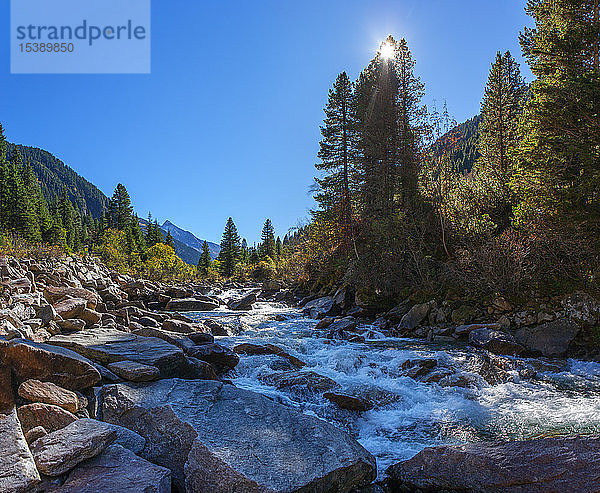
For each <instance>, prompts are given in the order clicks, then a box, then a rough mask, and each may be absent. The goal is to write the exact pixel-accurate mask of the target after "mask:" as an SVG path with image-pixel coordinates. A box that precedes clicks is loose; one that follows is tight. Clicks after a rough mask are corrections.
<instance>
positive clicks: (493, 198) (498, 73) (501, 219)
mask: <svg viewBox="0 0 600 493" xmlns="http://www.w3.org/2000/svg"><path fill="white" fill-rule="evenodd" d="M525 94H526V86H525V82H524V80H523V78H522V77H521V72H520V69H519V65H518V64H517V62H516V61H515V60H514V58H513V57H512V55H511V54H510V52H509V51H507V52H506V53H504V54H502V53H500V52H498V53H497V55H496V58H495V60H494V62H493V63H492V67H491V69H490V74H489V78H488V82H487V85H486V88H485V94H484V97H483V100H482V102H481V123H480V125H479V133H480V136H479V143H478V148H479V152H480V154H481V157H480V158H479V161H478V162H477V175H478V176H477V178H478V179H479V181H480V182H481V183H482V188H484V189H485V195H486V197H484V198H483V201H484V202H486V203H489V207H491V210H488V211H486V212H487V213H489V215H490V217H491V219H492V220H493V222H494V223H496V224H497V225H498V226H499V228H500V229H504V228H506V227H507V226H508V225H509V220H510V216H511V202H510V197H509V187H508V182H509V179H510V176H511V175H512V173H513V172H514V169H515V166H514V153H515V149H516V148H517V145H518V143H519V136H518V124H519V118H520V115H521V112H522V107H523V103H524V97H525Z"/></svg>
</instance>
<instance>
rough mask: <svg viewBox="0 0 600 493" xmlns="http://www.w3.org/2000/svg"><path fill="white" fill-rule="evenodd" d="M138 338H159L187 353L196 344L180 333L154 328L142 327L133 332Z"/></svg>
mask: <svg viewBox="0 0 600 493" xmlns="http://www.w3.org/2000/svg"><path fill="white" fill-rule="evenodd" d="M132 332H133V334H135V335H136V336H141V337H158V338H159V339H162V340H163V341H165V342H168V343H169V344H173V346H177V347H178V348H179V349H181V350H183V351H187V350H188V349H191V348H192V347H194V342H193V341H192V340H191V339H190V338H189V337H187V336H186V335H184V334H181V333H179V332H171V331H168V330H163V329H154V328H152V327H142V328H140V329H136V330H134V331H132Z"/></svg>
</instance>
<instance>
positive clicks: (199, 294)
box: [0, 258, 375, 493]
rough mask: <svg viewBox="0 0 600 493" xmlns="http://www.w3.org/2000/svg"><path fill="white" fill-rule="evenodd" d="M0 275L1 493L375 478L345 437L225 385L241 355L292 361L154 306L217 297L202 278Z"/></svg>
mask: <svg viewBox="0 0 600 493" xmlns="http://www.w3.org/2000/svg"><path fill="white" fill-rule="evenodd" d="M0 274H1V275H2V280H1V286H2V288H3V289H2V292H1V293H0V305H1V309H0V321H1V324H0V442H1V445H2V446H1V447H0V459H1V460H0V491H2V492H25V491H26V492H30V491H32V492H35V491H40V492H41V491H44V492H57V493H58V492H61V493H64V492H76V491H82V488H84V487H85V488H84V489H85V490H89V491H92V490H93V491H119V492H138V491H153V492H158V493H164V492H169V491H171V486H172V484H173V485H175V487H176V490H177V491H189V492H192V491H194V492H195V491H214V492H229V491H234V490H235V491H248V492H262V491H292V490H306V491H308V490H311V489H313V488H314V489H315V490H319V491H350V490H351V489H353V488H355V487H359V486H361V485H363V484H366V483H369V482H370V481H372V480H373V479H374V475H375V461H374V458H373V457H372V456H371V455H370V454H369V453H368V452H366V451H365V450H364V449H363V448H362V447H361V446H360V445H359V444H358V443H357V442H355V441H354V440H353V439H352V438H351V437H350V436H349V435H347V434H345V433H344V432H342V431H339V430H337V429H336V428H334V427H333V426H331V425H329V424H327V423H325V422H322V421H320V420H318V419H316V418H312V417H307V416H303V415H300V414H298V413H297V412H295V411H293V410H291V409H288V408H286V407H284V406H281V405H279V404H275V403H273V402H272V401H270V400H269V399H267V398H266V397H263V396H260V395H258V394H254V393H252V392H247V391H242V390H239V389H237V388H235V387H234V386H232V385H231V384H228V383H226V382H227V380H226V376H227V372H229V371H231V370H232V369H233V368H235V366H236V365H237V364H238V362H239V358H240V356H239V354H250V353H252V354H260V353H263V351H266V352H271V354H276V355H277V356H278V357H280V358H281V359H282V360H285V361H286V362H287V363H288V364H291V365H293V366H294V367H301V366H303V363H302V362H301V361H300V360H297V359H296V358H294V357H293V356H291V355H289V354H287V353H285V352H284V351H282V350H281V349H280V348H277V347H275V346H273V347H270V346H269V347H266V346H265V347H264V348H262V347H259V348H251V347H245V348H241V347H238V348H237V349H238V351H237V352H236V351H233V350H231V349H229V348H228V347H226V346H223V345H220V344H218V343H216V342H215V339H214V335H213V334H216V335H225V334H227V327H225V326H224V325H222V324H220V323H218V322H216V321H214V320H210V319H205V320H201V321H199V322H195V321H193V320H191V319H189V318H187V317H186V316H183V315H181V314H179V313H173V312H168V311H163V310H162V309H163V308H171V309H174V310H175V309H177V310H202V311H205V310H207V309H212V308H215V307H217V306H219V304H220V301H219V300H217V299H216V298H213V297H208V296H206V293H207V292H210V290H208V289H206V287H201V286H200V287H195V286H192V285H187V286H179V287H178V286H166V285H161V284H158V283H151V282H148V281H143V280H135V279H132V278H129V277H127V276H122V275H119V274H116V273H113V272H109V271H108V270H107V269H106V268H104V267H103V266H102V265H101V264H100V263H98V262H97V261H95V260H92V259H90V260H88V261H83V260H78V259H74V258H66V259H62V260H48V261H44V262H34V261H31V260H19V261H17V260H15V259H6V261H5V262H0ZM253 299H254V300H255V299H256V293H255V296H254V298H249V297H247V298H246V299H245V300H240V301H241V304H240V308H244V309H245V308H248V307H251V305H252V302H253ZM211 307H212V308H211ZM238 353H239V354H238ZM190 403H193V404H192V405H190ZM290 465H292V466H293V467H290Z"/></svg>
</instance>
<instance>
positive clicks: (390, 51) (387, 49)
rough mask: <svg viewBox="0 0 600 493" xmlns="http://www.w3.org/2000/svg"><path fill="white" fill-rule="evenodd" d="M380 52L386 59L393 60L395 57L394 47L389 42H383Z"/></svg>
mask: <svg viewBox="0 0 600 493" xmlns="http://www.w3.org/2000/svg"><path fill="white" fill-rule="evenodd" d="M379 54H380V55H381V58H383V59H384V60H391V59H392V58H393V57H394V47H393V46H392V45H391V44H390V43H387V42H384V43H381V46H380V48H379Z"/></svg>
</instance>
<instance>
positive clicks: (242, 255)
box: [240, 238, 248, 264]
mask: <svg viewBox="0 0 600 493" xmlns="http://www.w3.org/2000/svg"><path fill="white" fill-rule="evenodd" d="M240 258H241V261H242V263H243V264H247V263H248V242H247V241H246V238H243V239H242V246H241V251H240Z"/></svg>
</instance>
